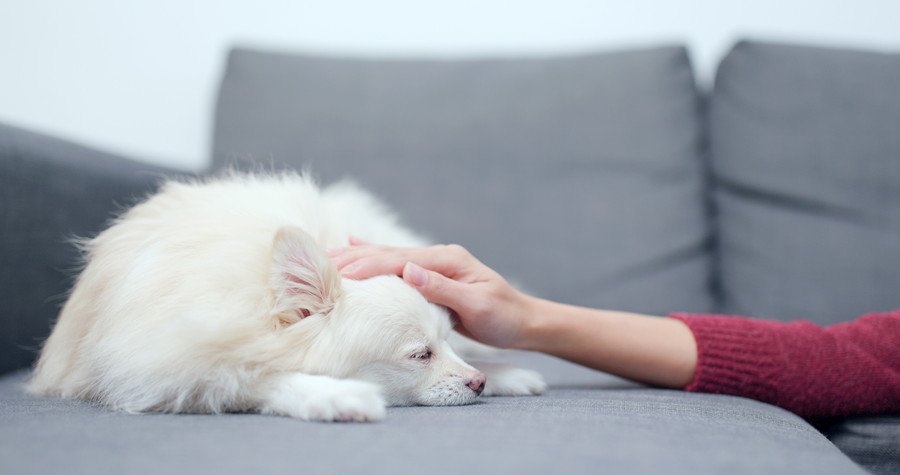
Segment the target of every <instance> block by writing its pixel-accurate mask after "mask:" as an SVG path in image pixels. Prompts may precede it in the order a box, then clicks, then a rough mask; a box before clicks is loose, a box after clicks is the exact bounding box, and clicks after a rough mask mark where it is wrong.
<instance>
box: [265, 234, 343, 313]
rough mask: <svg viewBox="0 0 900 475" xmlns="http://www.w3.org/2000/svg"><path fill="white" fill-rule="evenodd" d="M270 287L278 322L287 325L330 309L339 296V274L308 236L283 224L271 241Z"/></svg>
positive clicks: (313, 240)
mask: <svg viewBox="0 0 900 475" xmlns="http://www.w3.org/2000/svg"><path fill="white" fill-rule="evenodd" d="M272 290H273V291H274V292H275V298H276V312H275V313H276V315H277V316H278V317H277V318H278V320H279V323H281V324H285V325H287V324H291V323H295V322H297V321H299V320H301V319H303V318H305V317H308V316H310V315H317V314H326V313H328V312H329V311H331V309H332V308H333V307H334V303H335V302H336V301H337V298H338V297H339V296H340V292H341V278H340V275H339V274H338V270H337V267H335V266H334V264H332V263H331V260H330V259H328V256H327V255H326V254H325V253H324V252H323V251H322V249H321V248H320V247H319V246H318V244H316V241H315V239H313V237H312V236H310V235H309V234H307V233H306V232H305V231H303V230H302V229H300V228H297V227H292V226H289V227H283V228H281V229H279V230H278V233H276V234H275V242H274V243H273V245H272Z"/></svg>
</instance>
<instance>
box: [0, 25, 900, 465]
mask: <svg viewBox="0 0 900 475" xmlns="http://www.w3.org/2000/svg"><path fill="white" fill-rule="evenodd" d="M898 85H900V55H897V54H888V53H881V52H869V51H855V50H843V49H833V48H821V47H812V46H798V45H785V44H775V43H766V42H759V41H741V42H739V43H737V44H736V45H735V46H734V48H733V49H732V50H731V51H730V53H728V54H727V56H726V57H725V58H724V60H723V61H722V63H721V65H720V66H719V68H718V72H717V75H716V78H715V84H714V86H713V87H711V88H706V87H703V86H698V84H697V81H696V80H695V78H694V76H693V72H692V67H691V64H690V59H689V55H688V52H687V51H686V49H685V48H684V47H681V46H677V45H675V46H660V47H655V48H642V49H631V50H622V51H614V52H597V53H589V54H578V55H571V56H559V57H542V58H532V57H521V58H484V59H466V60H428V59H422V60H419V59H415V60H413V59H391V60H374V59H362V58H349V57H322V56H317V55H309V54H294V53H284V52H271V51H260V50H256V49H250V48H235V49H234V50H232V51H231V52H230V54H229V57H228V61H227V66H226V70H225V72H224V75H223V79H222V82H221V87H220V90H219V97H218V101H217V107H216V111H215V132H214V137H213V140H212V157H211V158H212V163H213V165H212V167H211V168H210V170H209V171H208V172H205V173H204V174H208V173H212V174H214V173H216V172H217V171H218V170H221V169H226V168H237V169H251V170H273V169H275V170H277V169H282V168H306V169H309V170H311V171H312V172H313V173H314V174H316V175H317V176H318V177H320V179H321V180H322V181H324V182H330V181H333V180H336V179H340V178H344V177H351V178H352V179H354V180H356V181H358V182H360V183H361V184H362V185H364V186H366V187H367V188H369V189H370V190H372V191H373V192H374V193H375V194H377V195H379V196H380V197H381V198H382V199H383V200H384V201H386V202H387V203H389V204H390V205H391V206H392V207H393V208H395V209H397V210H398V211H399V213H400V214H401V215H402V216H403V217H404V220H405V221H406V223H407V224H408V225H410V226H411V227H413V228H414V229H417V230H419V231H421V232H423V233H424V234H426V235H428V236H430V237H431V238H432V239H434V240H436V241H441V242H458V243H460V244H463V245H465V246H467V247H468V248H469V249H470V250H471V251H472V252H473V253H475V254H476V255H477V256H479V257H481V258H482V259H483V260H484V261H485V262H486V263H487V264H489V265H491V266H493V267H494V268H496V269H498V270H499V271H500V272H502V273H503V274H505V275H507V276H509V277H510V278H511V279H513V280H515V281H516V282H518V283H520V285H521V286H522V287H523V288H525V289H527V290H528V291H530V292H532V293H535V294H538V295H541V296H544V297H548V298H552V299H556V300H560V301H565V302H568V303H573V304H579V305H588V306H594V307H601V308H612V309H620V310H631V311H638V312H645V313H651V314H656V315H665V314H666V313H667V312H671V311H687V312H717V313H724V314H739V315H752V316H756V317H765V318H772V319H780V320H794V319H807V320H811V321H814V322H817V323H820V324H830V323H835V322H840V321H846V320H850V319H853V318H855V317H856V316H858V315H860V314H862V313H864V312H870V311H879V310H890V309H894V308H898V307H900V264H898V263H900V94H897V86H898ZM173 175H174V176H181V175H184V174H183V173H180V172H175V171H172V170H163V169H160V168H156V167H152V166H148V165H145V164H140V163H137V162H133V161H130V160H127V159H125V158H122V157H116V156H112V155H111V154H107V153H101V152H97V151H94V150H91V149H89V148H86V147H83V146H79V145H75V144H72V143H68V142H65V141H61V140H58V139H55V138H51V137H47V136H44V135H40V134H36V133H32V132H28V131H25V130H21V129H18V128H15V127H12V126H7V125H2V126H0V196H2V201H0V216H2V229H3V234H2V243H3V245H2V251H0V289H2V292H3V293H2V295H3V312H2V314H0V325H2V326H0V328H2V336H0V373H5V374H4V376H2V379H0V460H2V461H3V462H2V467H3V469H2V472H3V473H16V474H31V473H33V474H43V473H70V474H79V473H92V474H93V473H188V472H203V471H208V472H213V471H215V472H218V473H276V472H288V471H291V472H304V473H344V472H359V473H406V472H420V473H448V474H450V473H453V474H458V473H467V472H475V471H485V472H494V473H724V472H727V473H732V474H743V473H747V474H756V473H816V474H831V473H834V474H849V473H865V471H866V470H869V471H873V472H876V473H900V415H893V416H892V415H885V416H878V417H856V418H849V419H844V420H827V421H822V420H819V421H806V420H803V419H801V418H800V417H798V416H796V415H794V414H792V413H790V412H788V411H785V410H782V409H780V408H777V407H773V406H770V405H767V404H764V403H761V402H757V401H752V400H748V399H742V398H738V397H731V396H724V395H709V394H688V393H684V392H680V391H673V390H665V389H658V388H650V387H644V386H641V385H638V384H635V383H632V382H628V381H624V380H621V379H618V378H615V377H612V376H609V375H605V374H602V373H599V372H595V371H592V370H589V369H586V368H582V367H579V366H576V365H573V364H570V363H566V362H563V361H560V360H556V359H553V358H550V357H547V356H544V355H537V354H526V353H509V354H507V355H504V356H503V358H505V359H508V360H510V361H512V362H515V363H516V364H521V365H524V366H528V367H532V368H535V369H537V370H539V371H541V372H542V373H543V374H544V375H545V377H546V379H547V381H548V383H549V384H550V389H549V391H548V392H547V393H546V394H545V395H543V396H540V397H527V398H483V399H482V400H480V401H479V402H478V403H477V404H473V405H469V406H460V407H442V408H431V407H404V408H391V409H389V410H388V416H387V419H386V420H385V421H384V422H380V423H374V424H316V423H306V422H301V421H296V420H291V419H287V418H281V417H271V416H262V415H257V414H229V415H219V416H210V415H165V414H146V415H140V416H135V415H127V414H120V413H115V412H111V411H109V410H106V409H104V408H102V407H96V406H94V405H91V404H90V403H86V402H81V401H62V400H55V399H46V398H39V397H34V396H30V395H28V394H26V393H24V392H23V391H22V388H21V385H22V383H23V381H25V380H26V378H27V376H28V369H27V368H28V366H29V365H30V364H31V363H32V362H33V360H34V357H35V351H36V349H37V348H38V347H39V344H40V341H41V339H42V338H44V337H46V335H47V334H48V332H49V330H50V328H51V322H52V320H53V318H54V317H55V315H56V313H57V311H58V308H59V306H60V305H61V303H62V302H63V301H64V299H65V292H66V289H67V288H68V287H70V286H71V283H72V277H73V276H74V275H75V273H76V271H77V265H78V255H77V252H76V251H75V249H74V248H73V247H72V246H71V245H70V244H69V243H68V242H67V238H69V237H72V236H90V235H92V234H94V233H96V232H98V231H99V230H100V229H102V227H103V225H104V223H105V222H106V221H107V220H108V219H109V218H110V217H112V216H114V214H115V213H116V212H117V211H118V210H120V209H121V208H122V207H123V206H127V205H129V204H131V203H134V202H135V201H137V200H140V199H141V197H143V196H145V195H146V193H148V192H150V191H151V190H153V189H154V187H155V186H156V185H157V184H158V183H159V181H160V180H161V179H162V177H164V176H173ZM898 358H900V355H898ZM897 397H900V395H897Z"/></svg>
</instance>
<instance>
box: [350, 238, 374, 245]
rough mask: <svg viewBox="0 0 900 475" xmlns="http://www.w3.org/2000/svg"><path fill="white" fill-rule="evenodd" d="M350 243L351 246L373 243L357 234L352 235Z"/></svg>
mask: <svg viewBox="0 0 900 475" xmlns="http://www.w3.org/2000/svg"><path fill="white" fill-rule="evenodd" d="M349 240H350V245H351V246H370V245H371V244H372V243H370V242H369V241H366V240H363V239H360V238H358V237H356V236H350V239H349Z"/></svg>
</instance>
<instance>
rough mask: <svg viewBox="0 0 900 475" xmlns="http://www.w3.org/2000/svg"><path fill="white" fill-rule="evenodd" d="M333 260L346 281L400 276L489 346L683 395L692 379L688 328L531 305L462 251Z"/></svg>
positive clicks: (361, 250)
mask: <svg viewBox="0 0 900 475" xmlns="http://www.w3.org/2000/svg"><path fill="white" fill-rule="evenodd" d="M332 256H333V260H334V262H335V264H336V265H337V266H338V268H339V269H341V272H342V274H343V275H344V276H346V277H349V278H357V279H359V278H366V277H371V276H374V275H379V274H395V275H400V276H402V277H403V278H404V280H406V281H407V282H408V283H409V284H410V285H412V286H413V287H415V288H417V289H418V290H419V292H421V293H422V295H423V296H425V298H427V299H428V300H430V301H432V302H434V303H437V304H440V305H444V306H446V307H448V308H450V309H451V310H452V311H454V313H456V314H457V315H458V317H459V322H460V324H461V325H460V326H459V327H458V328H457V329H458V330H460V332H461V333H463V334H466V335H467V336H470V337H472V338H474V339H476V340H479V341H481V342H483V343H486V344H489V345H493V346H498V347H502V348H516V349H522V350H531V351H540V352H543V353H548V354H551V355H554V356H558V357H560V358H564V359H567V360H570V361H573V362H576V363H579V364H583V365H585V366H589V367H592V368H595V369H598V370H601V371H604V372H608V373H611V374H616V375H619V376H622V377H625V378H629V379H633V380H635V381H640V382H643V383H647V384H652V385H656V386H664V387H673V388H680V387H683V386H685V385H687V384H688V383H689V382H690V381H691V379H692V377H693V374H694V369H695V366H696V359H697V356H696V355H697V353H696V344H695V343H694V339H693V336H692V334H691V331H690V330H689V329H688V327H687V326H686V325H685V324H684V323H682V322H680V321H678V320H674V319H665V318H659V317H652V316H647V315H640V314H635V313H626V312H614V311H606V310H595V309H588V308H581V307H576V306H571V305H564V304H560V303H556V302H551V301H548V300H544V299H539V298H536V297H532V296H530V295H527V294H524V293H522V292H519V291H518V290H516V289H515V288H513V287H512V286H511V285H510V284H509V283H507V282H506V280H505V279H504V278H503V277H502V276H501V275H500V274H498V273H497V272H495V271H493V270H492V269H490V268H489V267H487V266H485V265H484V264H482V263H481V262H480V261H478V259H476V258H475V257H473V256H472V255H471V254H470V253H469V252H468V251H466V250H465V249H463V248H462V247H460V246H456V245H450V246H432V247H427V248H389V247H384V246H366V245H364V246H354V247H350V248H344V249H339V250H335V251H333V252H332ZM423 267H425V268H427V269H425V268H423Z"/></svg>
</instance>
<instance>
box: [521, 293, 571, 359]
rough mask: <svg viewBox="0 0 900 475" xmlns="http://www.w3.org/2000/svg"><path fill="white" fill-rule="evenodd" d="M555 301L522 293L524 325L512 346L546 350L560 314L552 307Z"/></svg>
mask: <svg viewBox="0 0 900 475" xmlns="http://www.w3.org/2000/svg"><path fill="white" fill-rule="evenodd" d="M554 305H558V304H555V303H554V302H551V301H548V300H544V299H541V298H537V297H532V296H530V295H525V294H522V305H521V310H520V312H521V314H520V315H521V320H522V326H521V328H520V329H519V335H518V338H517V339H516V341H515V342H513V344H512V345H511V348H514V349H517V350H526V351H541V352H546V350H547V348H546V342H547V340H548V338H550V337H549V336H548V335H549V334H550V333H551V332H552V327H553V326H554V320H556V317H557V316H558V313H559V312H557V311H554V310H553V309H552V308H551V307H553V306H554Z"/></svg>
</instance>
